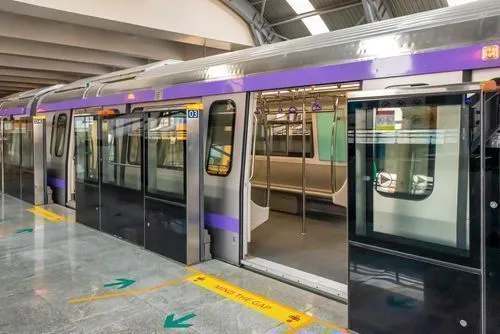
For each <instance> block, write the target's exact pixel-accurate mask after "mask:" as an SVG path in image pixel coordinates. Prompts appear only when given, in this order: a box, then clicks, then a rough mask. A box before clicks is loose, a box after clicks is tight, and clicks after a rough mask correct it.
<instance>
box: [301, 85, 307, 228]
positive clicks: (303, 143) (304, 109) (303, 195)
mask: <svg viewBox="0 0 500 334" xmlns="http://www.w3.org/2000/svg"><path fill="white" fill-rule="evenodd" d="M305 234H306V90H305V88H304V90H303V91H302V235H305Z"/></svg>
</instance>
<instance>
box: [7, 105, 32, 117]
mask: <svg viewBox="0 0 500 334" xmlns="http://www.w3.org/2000/svg"><path fill="white" fill-rule="evenodd" d="M27 113H28V109H26V108H22V107H21V108H8V109H4V110H1V111H0V115H2V116H14V115H24V114H27Z"/></svg>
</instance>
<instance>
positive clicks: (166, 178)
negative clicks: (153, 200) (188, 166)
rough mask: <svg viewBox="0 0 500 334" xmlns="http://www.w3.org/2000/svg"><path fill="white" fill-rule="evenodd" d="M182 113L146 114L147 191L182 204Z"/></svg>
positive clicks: (184, 133)
mask: <svg viewBox="0 0 500 334" xmlns="http://www.w3.org/2000/svg"><path fill="white" fill-rule="evenodd" d="M185 154H186V114H185V111H168V112H158V113H151V114H149V118H148V134H147V157H148V170H147V178H146V179H147V192H148V193H150V194H155V195H160V196H162V197H166V198H168V199H169V200H172V201H175V202H180V203H184V202H185V176H186V173H185V168H184V167H185V159H186V157H185Z"/></svg>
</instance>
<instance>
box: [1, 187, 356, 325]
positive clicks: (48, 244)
mask: <svg viewBox="0 0 500 334" xmlns="http://www.w3.org/2000/svg"><path fill="white" fill-rule="evenodd" d="M44 208H45V209H46V210H50V211H51V212H53V213H55V214H58V215H61V216H64V219H61V220H59V221H57V222H54V221H51V220H47V219H46V218H44V216H43V215H40V214H39V213H36V212H32V211H35V210H32V206H31V205H29V204H27V203H23V202H21V201H18V200H15V199H13V198H11V197H9V196H1V195H0V333H16V334H24V333H37V334H41V333H52V334H55V333H61V334H62V333H93V334H97V333H148V334H151V333H158V334H166V333H179V332H182V333H193V334H199V333H218V334H219V333H231V334H232V333H269V334H270V333H273V334H274V333H288V332H289V331H293V332H298V333H326V332H328V333H345V331H343V330H340V329H339V330H335V328H337V327H335V326H333V325H332V323H335V324H337V325H340V326H346V325H347V323H346V319H347V318H346V315H347V307H346V305H343V304H340V303H337V302H335V301H333V300H329V299H327V298H324V297H322V296H318V295H316V294H313V293H310V292H308V291H304V290H301V289H298V288H296V287H293V286H290V285H287V284H284V283H281V282H278V281H276V280H273V279H271V278H267V277H264V276H262V275H259V274H256V273H253V272H250V271H247V270H244V269H242V268H239V267H236V266H232V265H229V264H226V263H223V262H220V261H217V260H211V261H208V262H204V263H201V264H198V265H196V266H194V269H195V270H198V271H201V272H204V273H205V277H207V275H208V274H209V275H211V277H212V278H210V280H211V281H212V282H213V281H214V278H216V279H217V280H218V281H217V282H223V283H217V287H218V286H219V284H220V285H222V286H223V289H221V290H218V288H217V289H215V288H214V290H217V293H216V292H214V291H212V290H210V289H208V288H206V287H205V285H207V284H208V283H204V282H208V280H207V279H206V278H204V280H201V279H199V278H196V279H195V280H194V281H190V280H189V277H194V276H198V275H199V274H197V273H196V274H195V273H194V271H193V269H192V268H186V267H185V266H182V265H180V264H178V263H175V262H172V261H169V260H168V259H166V258H164V257H161V256H159V255H157V254H154V253H152V252H149V251H146V250H144V249H142V248H140V247H138V246H135V245H132V244H130V243H128V242H125V241H122V240H119V239H117V238H114V237H111V236H109V235H106V234H104V233H101V232H98V231H96V230H93V229H90V228H88V227H86V226H84V225H81V224H77V223H72V222H71V221H73V220H74V211H73V210H69V209H67V208H64V207H61V206H58V205H49V206H44ZM28 210H32V211H28ZM198 279H199V280H200V281H199V282H197V283H195V281H196V280H198ZM123 280H125V282H126V284H132V285H129V286H124V285H122V284H124V283H123ZM127 282H128V283H127ZM126 284H125V285H126ZM204 284H205V285H204ZM230 284H231V285H232V286H237V287H238V289H240V290H241V289H243V290H245V292H242V293H241V294H242V296H239V295H236V294H235V296H232V297H234V298H230V297H231V296H230V292H231V291H232V290H231V289H234V287H233V288H231V287H230ZM221 291H222V292H221ZM250 293H253V294H256V295H258V296H259V297H258V298H259V299H262V300H263V301H266V302H268V303H270V301H274V303H275V304H276V303H279V304H280V305H286V306H287V307H288V308H289V310H291V311H292V312H293V313H292V315H293V318H291V319H289V320H290V321H288V320H286V321H281V322H280V321H277V320H276V315H275V314H274V313H272V314H271V313H269V312H268V313H269V314H268V313H266V314H264V313H263V312H259V310H256V309H255V307H254V308H252V307H249V306H248V305H250V306H253V305H254V304H255V303H254V304H252V302H255V301H256V300H257V299H256V298H255V297H254V300H253V299H252V296H250V297H248V296H245V294H247V295H249V294H250ZM226 295H227V296H226ZM238 296H239V297H238ZM237 297H238V298H237ZM252 300H253V301H252ZM69 301H72V302H69ZM259 305H261V306H262V305H266V304H264V303H262V302H260V304H259ZM266 307H267V306H266ZM266 309H267V308H266ZM272 310H274V309H272V308H271V311H272ZM266 312H267V311H266ZM277 313H278V312H277ZM306 313H307V316H310V317H316V318H314V319H313V320H314V322H313V323H309V322H307V323H304V324H303V325H302V326H301V328H297V327H295V328H292V326H293V324H290V322H292V321H298V320H297V319H299V318H297V316H296V314H299V315H301V316H302V317H304V316H306ZM317 318H319V319H317ZM287 319H288V318H287ZM302 319H303V318H302ZM175 327H176V328H175ZM172 328H174V329H172Z"/></svg>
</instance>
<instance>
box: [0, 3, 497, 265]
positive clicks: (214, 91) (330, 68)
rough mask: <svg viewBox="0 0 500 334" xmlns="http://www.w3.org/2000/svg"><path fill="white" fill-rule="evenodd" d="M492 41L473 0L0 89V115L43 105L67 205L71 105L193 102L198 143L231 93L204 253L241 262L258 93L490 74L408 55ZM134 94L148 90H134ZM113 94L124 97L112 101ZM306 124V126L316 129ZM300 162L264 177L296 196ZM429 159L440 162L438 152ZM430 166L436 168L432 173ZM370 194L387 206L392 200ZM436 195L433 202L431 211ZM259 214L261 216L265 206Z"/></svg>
mask: <svg viewBox="0 0 500 334" xmlns="http://www.w3.org/2000/svg"><path fill="white" fill-rule="evenodd" d="M429 22H432V23H429ZM499 41H500V3H499V2H498V1H483V2H481V3H477V4H470V5H465V6H458V7H455V8H445V9H441V10H437V11H432V12H426V13H421V14H416V15H412V16H408V17H401V18H395V19H392V20H388V21H382V22H375V23H372V24H367V25H362V26H359V27H353V28H348V29H343V30H339V31H334V32H331V33H328V34H323V35H317V36H311V37H307V38H302V39H297V40H292V41H288V42H284V43H279V44H273V45H266V46H263V47H259V48H253V49H248V50H242V51H237V52H233V53H229V54H222V55H217V56H213V57H207V58H203V59H197V60H192V61H188V62H184V63H179V64H174V65H167V64H166V63H162V62H160V63H157V64H152V65H147V66H144V67H141V68H134V69H130V70H125V71H121V72H116V73H112V74H108V75H104V76H101V77H96V78H90V79H87V80H82V81H79V82H75V83H72V84H69V85H66V86H64V87H53V88H51V89H49V91H48V92H44V93H43V94H39V95H36V97H33V96H32V97H31V98H30V99H31V100H30V101H26V100H22V99H20V98H19V97H18V96H17V97H16V96H13V97H8V98H7V99H6V100H5V101H4V102H3V103H2V106H1V107H0V108H1V109H2V111H1V112H2V115H4V116H3V117H11V116H6V115H9V110H11V109H12V108H14V107H15V106H14V105H15V104H18V105H23V106H24V107H26V106H28V109H27V111H26V113H27V114H28V113H31V114H35V113H39V114H42V113H43V115H45V116H46V119H47V152H48V154H47V173H48V184H49V185H50V186H51V187H52V189H53V196H54V201H55V202H57V203H60V204H62V205H67V204H70V205H71V202H72V200H73V198H72V196H73V195H72V194H73V192H74V179H75V177H74V174H75V170H74V163H73V162H72V161H73V156H74V147H75V145H76V143H75V139H74V129H73V126H74V122H73V117H74V115H75V114H97V113H98V112H99V111H100V110H102V109H112V110H117V111H118V112H120V113H128V112H133V111H134V109H136V108H140V107H148V106H165V105H178V104H186V103H202V104H203V105H204V108H205V109H204V110H205V113H206V114H207V116H206V117H203V122H204V125H203V133H204V144H205V148H207V146H210V144H211V143H209V142H207V141H208V140H207V134H209V133H210V132H211V131H212V129H210V128H209V118H210V109H211V107H212V106H213V105H214V103H217V102H218V101H224V103H226V102H228V101H229V102H230V103H231V104H232V105H233V106H234V110H235V113H234V123H233V124H234V125H232V126H231V128H230V130H231V131H232V144H231V154H232V157H231V164H230V170H229V171H228V173H225V174H227V175H224V176H221V175H217V173H214V172H213V171H210V170H209V169H208V168H207V170H206V172H205V175H204V191H205V212H206V216H205V220H206V222H205V223H206V226H207V227H208V229H209V231H210V233H211V235H212V253H213V255H214V256H215V257H217V258H219V259H222V260H225V261H227V262H230V263H234V264H239V262H240V259H241V258H242V257H243V256H244V255H245V254H246V243H247V241H248V235H249V229H250V230H251V226H252V224H251V221H252V219H254V218H255V217H256V214H255V212H254V211H253V209H252V208H253V207H254V203H252V202H251V188H252V182H253V183H254V185H253V186H254V188H259V187H261V188H262V187H263V185H264V184H265V167H264V158H263V156H257V157H256V158H255V162H254V163H253V162H252V161H253V155H252V147H253V141H252V137H253V135H252V134H253V133H254V128H253V126H254V122H253V121H252V120H253V118H254V114H255V111H256V110H257V108H258V105H259V96H261V92H264V91H269V90H276V89H278V90H279V89H286V88H290V87H302V88H304V87H312V86H315V85H328V84H340V83H344V82H356V83H357V84H358V85H359V89H363V90H371V89H384V88H387V87H394V86H408V85H417V84H428V85H434V84H451V83H458V82H464V81H477V80H486V79H491V78H493V77H496V76H500V69H499V68H500V65H499V62H498V61H497V60H496V59H492V60H489V59H485V60H484V61H477V62H476V63H475V64H477V66H476V65H473V67H470V66H469V64H465V63H464V64H465V65H464V66H461V65H460V64H458V63H457V62H455V63H453V61H451V60H453V59H451V60H450V59H448V60H447V59H442V58H441V59H439V58H436V59H434V62H438V61H441V62H442V64H439V66H438V65H436V66H430V65H429V66H424V65H422V64H420V65H419V64H418V61H420V62H421V61H422V60H418V59H420V58H418V57H425V55H426V54H429V55H432V53H433V52H438V53H439V52H455V51H456V52H459V51H457V50H461V48H463V50H468V49H467V47H471V46H475V47H477V48H478V50H481V48H482V47H484V46H490V45H491V46H496V47H497V48H498V45H499ZM110 51H112V50H110ZM464 52H466V51H464ZM467 52H469V51H467ZM492 52H493V51H492ZM440 55H442V54H440ZM429 57H430V56H429ZM417 58H418V59H417ZM422 59H423V58H422ZM426 59H427V58H426ZM428 59H431V58H428ZM431 65H432V64H431ZM143 93H144V94H145V95H147V94H150V96H149V97H143V95H142V94H143ZM145 95H144V96H145ZM117 97H120V98H117ZM119 99H121V101H122V103H116V101H117V100H119ZM15 117H20V116H15ZM313 117H316V116H313ZM313 124H316V123H315V122H313ZM315 126H316V125H313V136H314V133H317V131H316V130H315ZM121 145H126V143H122V144H121ZM313 145H314V152H316V153H314V154H313V156H312V157H310V158H307V159H308V166H309V167H308V169H307V170H306V178H307V187H308V188H307V193H308V195H310V196H311V197H316V198H322V199H327V198H329V197H330V196H331V195H333V194H332V188H331V184H332V180H331V172H330V170H331V163H330V161H322V160H320V159H319V158H318V155H317V152H318V138H317V137H314V139H313ZM207 152H208V151H207ZM206 159H207V160H206V161H205V162H204V163H205V164H207V165H208V164H209V163H208V161H209V157H206ZM436 159H440V158H439V157H437V158H436ZM300 161H301V157H272V158H271V165H272V166H271V170H272V173H273V177H272V179H273V182H274V183H273V184H272V185H271V186H272V188H274V189H276V190H279V191H281V192H284V193H287V194H290V195H293V196H295V195H297V193H298V189H299V188H300V186H301V184H302V172H301V170H300V167H299V166H300V163H298V162H300ZM335 165H336V175H335V178H336V180H335V183H336V184H337V187H336V188H337V189H334V190H335V191H339V188H340V186H341V185H342V183H344V182H345V178H346V172H345V166H346V161H337V162H335ZM436 166H437V168H439V166H440V163H439V162H438V161H436ZM446 168H447V167H446ZM164 172H165V173H168V170H167V169H165V171H164ZM125 173H126V174H127V176H126V179H127V182H140V181H139V180H138V179H134V177H137V175H135V174H134V172H133V167H132V166H128V167H126V168H125ZM439 173H440V171H436V175H440V174H439ZM440 176H441V175H440ZM167 177H168V176H167V174H165V175H159V176H158V179H159V180H161V179H166V178H167ZM251 178H252V180H251ZM435 182H436V183H437V182H443V184H439V185H438V184H435V185H434V196H433V198H439V196H443V197H446V195H447V194H448V193H449V191H451V190H452V189H451V188H450V186H451V185H453V184H455V183H456V178H455V179H453V175H451V176H449V178H448V179H447V178H446V177H443V178H441V177H440V178H438V177H436V181H435ZM344 196H346V194H344ZM290 198H293V197H290ZM380 200H381V201H382V200H383V201H386V202H387V205H392V204H391V203H390V202H391V199H388V198H385V197H384V198H381V199H380ZM430 200H432V199H427V200H424V201H430ZM336 201H337V203H340V204H341V203H345V202H342V199H338V198H337V199H333V202H334V203H335V202H336ZM344 201H345V200H344ZM439 205H440V204H439V202H436V204H435V206H436V210H437V211H439ZM259 207H260V208H259ZM427 208H429V206H427ZM257 209H261V211H262V210H263V211H265V210H266V209H267V211H268V210H269V208H265V207H262V205H257ZM257 211H258V210H257ZM210 215H212V216H210ZM262 216H264V217H265V213H264V214H263V215H262ZM417 216H418V215H417ZM217 219H220V220H226V221H227V224H226V225H231V227H230V228H222V227H219V226H218V225H217V224H215V223H214V222H213V220H217Z"/></svg>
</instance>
